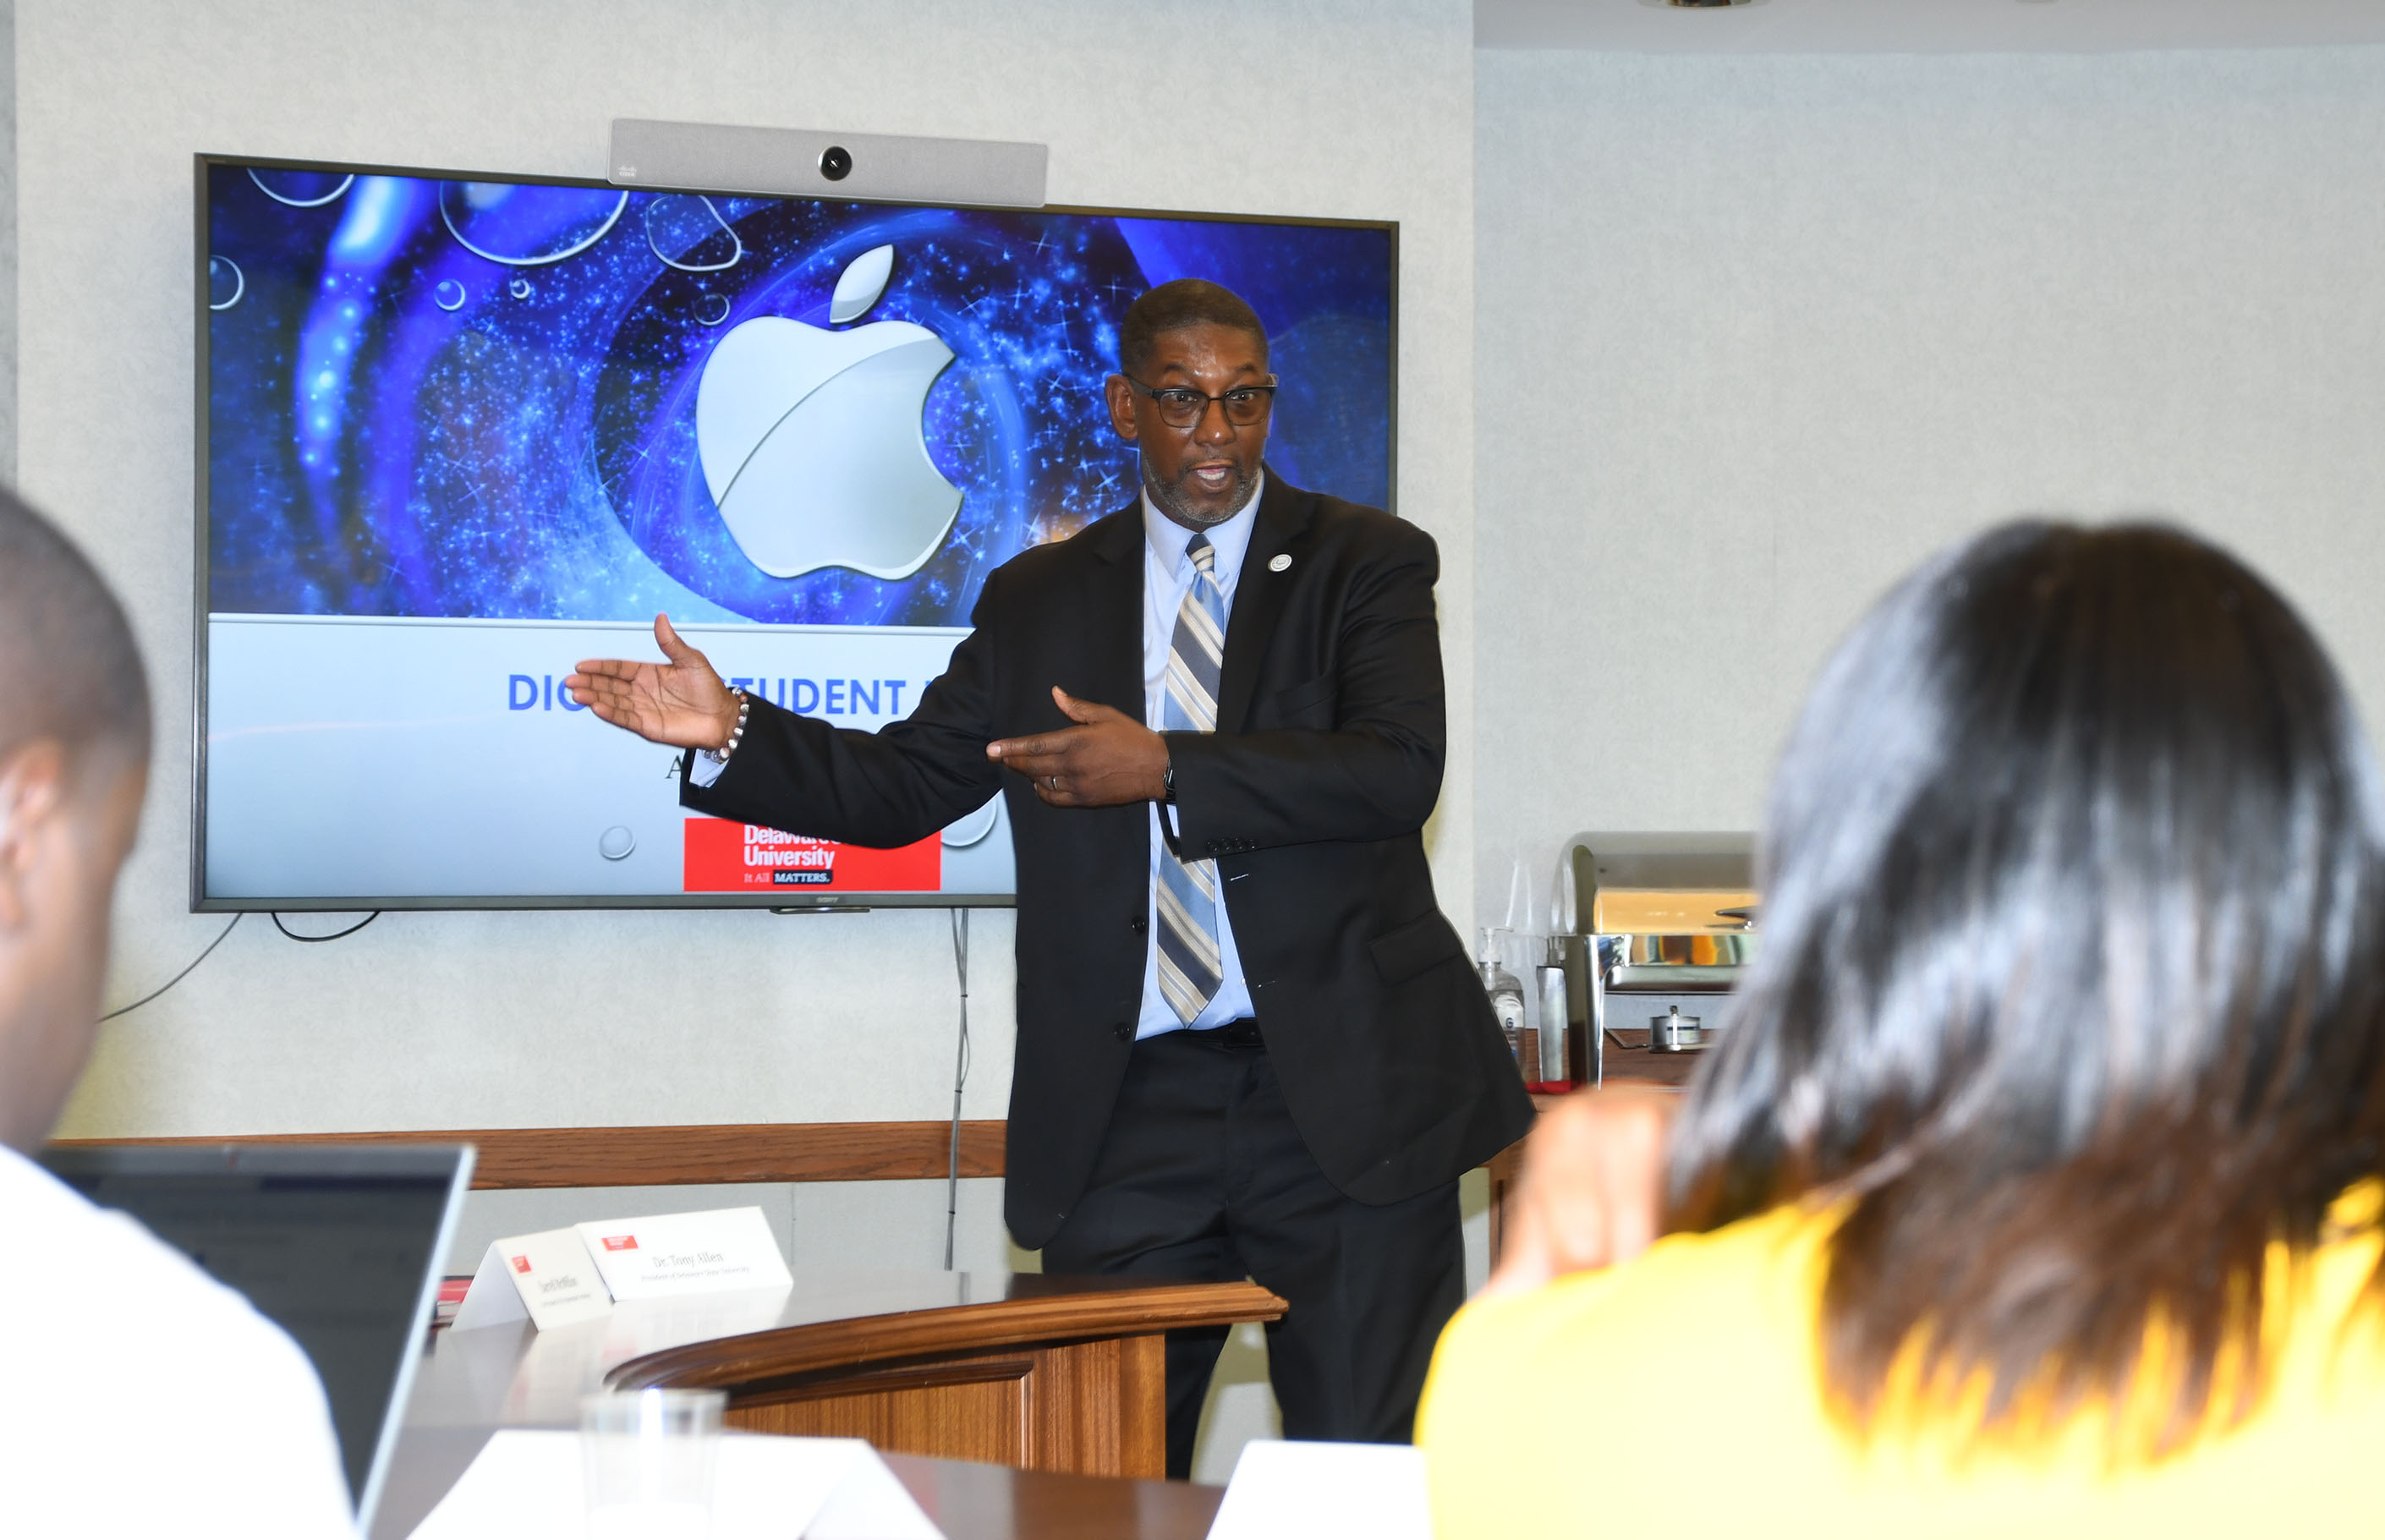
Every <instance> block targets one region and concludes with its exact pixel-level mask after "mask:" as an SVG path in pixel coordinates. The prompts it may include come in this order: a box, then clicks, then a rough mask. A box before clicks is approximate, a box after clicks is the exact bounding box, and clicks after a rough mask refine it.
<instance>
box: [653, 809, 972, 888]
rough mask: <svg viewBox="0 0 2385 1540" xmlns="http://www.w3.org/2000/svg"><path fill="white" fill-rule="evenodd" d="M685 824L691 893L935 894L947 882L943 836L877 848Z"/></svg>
mask: <svg viewBox="0 0 2385 1540" xmlns="http://www.w3.org/2000/svg"><path fill="white" fill-rule="evenodd" d="M682 827H684V828H685V829H686V831H687V834H686V845H685V846H684V854H683V859H684V866H683V870H682V875H681V887H682V888H683V889H684V891H686V892H689V893H743V892H749V891H768V892H777V893H790V894H796V893H933V892H935V891H936V890H937V889H938V888H940V887H942V886H943V866H944V845H943V835H942V834H941V833H937V834H930V835H929V836H928V837H927V838H926V839H924V840H921V841H919V842H918V844H917V845H903V846H900V847H898V848H896V849H893V850H872V849H870V848H869V847H868V846H867V845H839V844H838V843H837V842H836V841H834V840H816V839H813V838H811V837H810V836H808V835H805V834H790V833H783V832H782V831H780V830H777V829H765V828H763V827H761V826H760V825H758V824H753V823H732V822H730V820H727V819H717V818H692V819H689V820H686V822H685V823H684V825H683V826H682Z"/></svg>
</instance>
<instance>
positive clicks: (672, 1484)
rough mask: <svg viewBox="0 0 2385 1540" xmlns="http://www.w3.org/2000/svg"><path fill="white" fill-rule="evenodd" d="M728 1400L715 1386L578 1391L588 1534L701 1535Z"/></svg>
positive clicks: (609, 1538) (615, 1538)
mask: <svg viewBox="0 0 2385 1540" xmlns="http://www.w3.org/2000/svg"><path fill="white" fill-rule="evenodd" d="M728 1404H729V1396H728V1393H727V1392H725V1391H718V1390H631V1391H618V1392H605V1393H602V1394H599V1395H594V1396H581V1399H580V1454H581V1461H582V1463H583V1465H584V1467H585V1469H586V1471H587V1480H588V1535H589V1540H631V1537H632V1536H634V1537H636V1540H706V1536H707V1535H709V1534H711V1531H712V1472H713V1467H714V1465H715V1464H716V1463H717V1462H718V1458H719V1454H720V1414H721V1410H722V1409H723V1408H725V1407H726V1406H727V1405H728Z"/></svg>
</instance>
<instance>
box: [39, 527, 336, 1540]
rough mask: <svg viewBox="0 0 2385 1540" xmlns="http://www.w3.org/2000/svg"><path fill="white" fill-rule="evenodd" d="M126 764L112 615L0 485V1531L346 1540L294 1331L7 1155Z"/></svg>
mask: <svg viewBox="0 0 2385 1540" xmlns="http://www.w3.org/2000/svg"><path fill="white" fill-rule="evenodd" d="M148 761H149V690H148V684H147V681H146V678H145V675H144V670H143V669H142V665H141V657H140V653H139V651H138V650H137V649H136V647H135V646H134V645H133V641H132V633H131V629H130V628H129V627H128V626H127V625H126V624H125V620H124V612H123V610H122V609H121V608H120V607H119V606H118V604H117V602H116V598H115V596H114V595H111V594H110V593H109V592H108V590H107V586H106V583H105V582H102V581H101V579H100V577H99V574H98V573H97V572H96V571H94V570H93V568H92V566H91V564H90V562H89V561H88V560H86V559H85V558H84V557H83V556H82V554H81V552H79V551H77V550H76V549H75V548H74V546H73V545H70V544H69V542H68V541H67V540H66V539H65V537H63V536H62V535H60V534H59V533H58V532H57V531H56V529H54V528H52V527H51V526H50V525H49V524H48V523H47V522H46V521H45V520H43V519H42V518H41V517H40V516H39V515H38V514H35V513H34V512H32V511H31V509H29V508H27V507H25V506H24V505H23V504H21V503H19V501H18V500H17V499H16V498H15V497H13V496H10V495H7V494H6V492H0V1238H5V1241H6V1246H5V1247H0V1321H6V1322H7V1332H8V1339H9V1340H8V1346H7V1348H6V1353H5V1355H0V1534H9V1535H27V1536H33V1535H78V1536H82V1535H90V1536H113V1535H144V1536H145V1535H166V1534H172V1535H218V1534H221V1535H235V1534H236V1535H241V1536H243V1537H256V1540H266V1537H280V1536H315V1535H327V1536H330V1535H353V1534H354V1533H355V1527H354V1523H353V1521H352V1517H351V1514H352V1509H351V1507H350V1503H349V1497H348V1491H347V1484H346V1480H345V1478H344V1477H343V1474H342V1473H341V1467H340V1459H339V1446H338V1441H337V1439H336V1437H335V1435H334V1434H333V1433H332V1431H331V1413H330V1409H329V1408H328V1406H327V1405H326V1403H325V1401H324V1397H323V1387H322V1383H321V1382H320V1381H319V1380H318V1379H317V1378H316V1375H315V1371H314V1367H313V1365H312V1364H310V1363H309V1362H308V1361H307V1359H306V1355H305V1354H304V1353H302V1352H300V1351H299V1349H298V1346H297V1345H296V1344H294V1343H293V1342H292V1341H291V1340H290V1338H289V1337H288V1336H287V1335H285V1334H284V1333H282V1332H281V1329H280V1328H278V1327H276V1326H275V1325H274V1324H273V1323H272V1322H270V1321H267V1320H266V1319H265V1318H264V1317H262V1316H260V1315H258V1314H257V1313H256V1311H255V1310H254V1309H252V1308H250V1307H249V1305H248V1302H247V1301H246V1300H245V1299H243V1298H242V1297H241V1296H239V1295H238V1294H235V1293H234V1292H232V1291H231V1290H230V1289H228V1288H225V1287H224V1286H223V1285H221V1284H219V1283H216V1282H214V1281H213V1280H211V1279H210V1278H208V1277H207V1276H206V1273H204V1272H202V1271H199V1269H198V1268H196V1267H195V1266H194V1265H193V1264H192V1263H191V1262H190V1261H189V1260H188V1259H187V1258H184V1257H183V1256H182V1255H181V1253H180V1252H177V1251H175V1250H173V1249H172V1248H171V1247H169V1246H167V1245H165V1243H163V1242H161V1241H159V1240H158V1239H157V1238H156V1237H155V1236H153V1235H151V1234H150V1233H148V1232H147V1231H145V1230H144V1229H143V1228H142V1227H141V1226H140V1225H138V1224H136V1223H134V1222H133V1221H131V1220H130V1219H128V1218H126V1217H125V1216H123V1215H121V1214H115V1213H108V1212H105V1211H103V1210H101V1209H98V1208H94V1207H93V1206H92V1205H91V1204H89V1203H88V1202H86V1201H84V1199H83V1198H82V1197H81V1196H80V1195H78V1194H76V1193H74V1192H72V1191H70V1190H69V1189H68V1188H67V1187H66V1186H65V1185H63V1184H62V1183H58V1182H57V1181H56V1180H55V1179H53V1178H52V1177H51V1176H50V1175H49V1174H48V1173H47V1172H45V1171H43V1170H42V1169H41V1168H40V1167H39V1166H37V1165H35V1164H34V1163H33V1162H32V1161H31V1159H29V1158H27V1157H28V1156H29V1154H30V1153H31V1152H32V1151H33V1150H35V1149H38V1148H39V1147H40V1146H41V1145H42V1143H43V1142H44V1140H45V1139H46V1138H47V1137H48V1135H49V1132H50V1127H51V1125H52V1123H53V1122H55V1121H56V1118H57V1115H58V1109H59V1108H60V1107H62V1106H63V1105H64V1104H65V1102H66V1098H67V1093H68V1092H69V1090H71V1089H72V1088H73V1086H74V1083H75V1080H76V1079H77V1077H78V1076H80V1075H81V1072H82V1068H83V1063H84V1061H85V1059H86V1058H88V1057H89V1055H90V1052H91V1045H92V1039H93V1037H94V1035H95V1034H96V1032H97V1022H98V1016H99V1002H100V989H101V985H102V983H103V981H104V979H105V975H106V964H107V938H108V908H109V904H110V901H111V899H112V897H113V895H114V894H115V890H116V876H117V871H118V869H119V867H121V866H122V865H123V862H124V858H125V855H126V853H127V851H129V850H130V849H131V845H132V836H133V831H134V828H135V826H136V825H137V824H138V823H139V821H140V817H141V799H142V795H143V793H144V790H145V789H146V786H147V783H148Z"/></svg>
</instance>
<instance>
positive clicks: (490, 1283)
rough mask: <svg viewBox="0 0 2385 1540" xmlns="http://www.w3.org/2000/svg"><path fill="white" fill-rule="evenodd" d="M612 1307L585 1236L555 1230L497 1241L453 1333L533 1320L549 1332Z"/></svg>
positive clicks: (476, 1277)
mask: <svg viewBox="0 0 2385 1540" xmlns="http://www.w3.org/2000/svg"><path fill="white" fill-rule="evenodd" d="M612 1308H613V1296H612V1295H611V1294H610V1293H608V1292H607V1291H606V1287H605V1278H604V1274H603V1273H601V1272H600V1271H598V1270H597V1267H596V1263H595V1261H594V1260H593V1258H591V1257H590V1256H589V1255H588V1246H587V1244H586V1243H585V1242H583V1241H582V1240H581V1238H580V1232H579V1231H577V1230H549V1231H545V1232H543V1233H540V1234H536V1235H515V1236H512V1237H510V1238H509V1239H506V1240H502V1241H493V1242H491V1243H490V1245H489V1249H488V1252H487V1254H486V1255H484V1256H483V1257H482V1258H481V1267H480V1271H477V1272H475V1273H473V1274H472V1286H471V1287H470V1288H469V1289H468V1290H466V1291H465V1294H464V1302H463V1303H462V1304H461V1305H458V1306H457V1307H456V1319H455V1321H452V1322H451V1323H450V1324H449V1327H448V1330H450V1331H470V1330H471V1329H472V1328H474V1327H476V1326H502V1325H504V1324H506V1322H507V1321H519V1320H521V1319H522V1318H523V1317H524V1316H528V1317H529V1318H530V1319H531V1322H532V1323H533V1324H535V1325H536V1326H537V1327H538V1329H539V1330H540V1331H542V1332H543V1331H545V1330H546V1329H547V1328H549V1327H551V1326H568V1325H569V1324H570V1323H571V1322H573V1321H593V1320H594V1319H595V1318H597V1317H598V1316H602V1315H606V1314H609V1313H610V1312H611V1310H612Z"/></svg>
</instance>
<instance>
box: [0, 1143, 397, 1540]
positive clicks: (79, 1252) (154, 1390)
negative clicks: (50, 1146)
mask: <svg viewBox="0 0 2385 1540" xmlns="http://www.w3.org/2000/svg"><path fill="white" fill-rule="evenodd" d="M0 1216H5V1219H0V1222H5V1224H6V1228H7V1233H8V1237H9V1241H10V1245H9V1247H8V1249H9V1251H10V1253H11V1255H12V1256H13V1257H14V1258H16V1260H15V1261H13V1262H12V1263H11V1264H10V1265H9V1266H8V1267H7V1268H6V1269H5V1270H0V1320H6V1321H8V1322H9V1323H10V1334H11V1336H12V1337H13V1339H14V1341H13V1342H12V1344H11V1346H10V1347H9V1350H8V1360H9V1361H8V1374H7V1381H8V1383H9V1385H10V1386H11V1387H12V1388H11V1392H10V1394H8V1395H6V1396H0V1471H6V1474H5V1476H0V1494H5V1495H4V1496H0V1511H4V1512H5V1514H6V1522H5V1523H0V1530H5V1531H6V1533H10V1534H28V1535H31V1534H58V1535H65V1534H94V1535H103V1534H219V1533H221V1534H243V1535H258V1536H281V1535H344V1534H351V1533H353V1526H352V1524H351V1522H350V1508H349V1498H348V1493H347V1490H346V1486H345V1484H344V1483H343V1481H342V1479H341V1470H340V1459H339V1449H338V1447H337V1446H336V1444H335V1443H334V1441H333V1439H332V1436H331V1421H330V1412H329V1409H328V1408H327V1407H326V1406H325V1405H324V1400H323V1391H322V1387H321V1385H320V1383H318V1380H317V1379H316V1376H315V1371H314V1366H313V1365H312V1364H310V1363H309V1362H308V1361H307V1360H306V1355H305V1354H303V1353H301V1352H300V1351H299V1349H298V1346H297V1345H296V1344H294V1343H293V1342H292V1341H291V1340H290V1338H289V1337H288V1336H287V1335H285V1334H284V1333H282V1332H281V1329H280V1328H279V1327H277V1326H275V1325H274V1324H273V1323H272V1322H271V1321H267V1320H266V1319H265V1318H264V1317H262V1316H260V1315H258V1314H257V1313H256V1310H255V1309H254V1308H251V1307H250V1305H249V1303H248V1301H247V1300H245V1299H243V1298H242V1297H241V1296H239V1295H237V1294H235V1293H233V1292H232V1291H231V1289H228V1288H226V1287H224V1286H223V1285H222V1284H220V1283H217V1282H216V1281H215V1280H213V1279H211V1278H209V1277H208V1276H207V1275H206V1273H204V1272H202V1271H199V1270H198V1269H197V1268H196V1267H194V1266H193V1265H192V1264H191V1262H190V1261H189V1260H188V1259H187V1258H184V1257H183V1256H182V1255H181V1253H180V1252H177V1251H176V1250H174V1249H173V1248H172V1247H171V1246H167V1245H166V1244H165V1243H163V1242H162V1241H159V1240H158V1239H157V1238H156V1237H155V1236H154V1235H151V1234H150V1233H148V1232H147V1231H146V1230H144V1229H143V1228H142V1227H141V1226H140V1225H138V1224H136V1223H134V1222H133V1221H131V1220H130V1219H127V1218H126V1217H124V1216H123V1215H121V1214H113V1213H108V1212H106V1211H104V1210H102V1209H99V1208H94V1207H93V1206H92V1205H91V1204H89V1203H87V1202H85V1201H84V1200H83V1198H82V1196H81V1195H80V1194H77V1193H75V1192H73V1191H71V1190H69V1188H68V1187H66V1186H65V1185H64V1184H63V1183H59V1182H57V1181H56V1179H54V1178H53V1177H51V1176H50V1174H49V1173H48V1172H46V1171H43V1170H42V1169H41V1168H40V1167H38V1166H36V1165H34V1164H33V1163H32V1162H31V1161H30V1160H28V1159H26V1158H24V1157H23V1156H20V1155H19V1154H17V1153H16V1152H15V1151H14V1150H8V1149H0ZM19 1526H22V1527H21V1528H20V1527H19Z"/></svg>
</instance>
